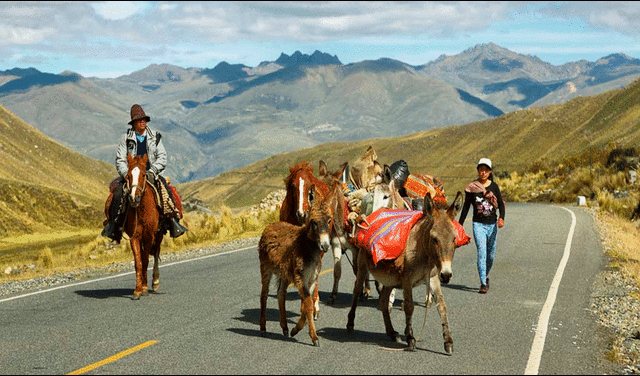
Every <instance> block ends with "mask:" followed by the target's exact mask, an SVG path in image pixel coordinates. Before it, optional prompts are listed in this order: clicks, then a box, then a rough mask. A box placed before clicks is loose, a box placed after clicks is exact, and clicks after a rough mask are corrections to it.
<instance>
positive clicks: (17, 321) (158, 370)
mask: <svg viewBox="0 0 640 376" xmlns="http://www.w3.org/2000/svg"><path fill="white" fill-rule="evenodd" d="M506 212H507V216H506V220H505V227H504V228H503V229H500V230H499V233H498V250H497V256H496V261H495V264H494V266H493V269H492V271H491V274H490V275H491V287H490V291H489V293H488V294H479V293H478V288H479V279H478V273H477V269H476V248H475V243H474V241H473V240H472V241H471V244H469V245H467V246H464V247H461V248H459V249H458V250H457V251H456V256H455V259H454V268H453V269H454V275H453V278H452V280H451V282H450V283H449V284H448V285H445V286H444V288H443V291H444V297H445V300H446V304H447V307H448V316H449V325H450V328H451V332H452V336H453V340H454V344H453V347H454V352H453V354H452V355H447V354H446V353H445V352H444V346H443V340H442V326H441V324H440V318H439V316H438V313H437V311H436V309H435V307H432V308H431V309H430V310H429V312H428V314H427V319H426V326H425V327H424V331H422V330H421V329H422V328H423V320H424V318H425V308H424V294H425V287H424V286H419V287H417V288H416V289H414V299H415V301H416V304H417V306H416V310H415V313H414V317H413V327H414V331H415V334H416V335H417V337H418V339H419V342H418V344H417V350H416V351H415V352H407V351H403V350H402V349H403V347H404V346H405V343H400V344H398V343H393V342H391V341H390V340H389V339H388V337H387V336H386V334H385V330H384V324H383V321H382V314H381V312H380V310H379V308H378V300H377V297H378V295H377V293H376V292H375V290H374V292H373V296H372V297H371V298H369V299H368V300H367V301H364V302H361V303H360V304H359V306H358V309H357V312H356V319H355V331H354V333H351V334H349V333H347V331H346V323H347V313H348V310H349V307H350V305H351V291H352V289H353V281H354V276H353V273H352V272H351V267H350V265H349V260H348V258H346V257H343V260H342V265H343V272H342V274H343V277H342V280H341V283H340V294H339V295H338V297H337V299H336V302H335V304H334V305H333V306H328V305H326V304H321V308H320V317H319V319H318V321H317V322H316V328H317V330H318V336H319V338H320V347H313V346H312V343H311V340H310V338H309V335H308V330H307V328H305V329H304V330H303V331H301V332H300V333H298V334H297V335H296V336H295V337H294V338H285V337H283V336H282V333H281V330H280V326H279V323H278V320H279V319H278V317H279V316H278V307H277V299H276V297H275V296H276V286H275V283H272V286H271V291H270V294H269V299H268V302H267V305H268V312H267V333H268V334H267V336H266V337H261V336H260V328H259V315H260V303H259V297H260V271H259V261H258V255H257V250H256V247H250V248H246V249H239V250H237V251H231V252H226V253H221V254H216V255H209V256H206V257H203V258H199V259H193V260H187V261H182V262H178V263H173V264H169V263H167V264H165V265H163V266H162V267H161V269H160V289H159V291H158V292H156V293H151V294H150V296H147V297H142V298H141V300H140V301H132V300H131V299H130V297H131V294H132V292H133V287H134V285H135V276H134V275H133V274H131V273H124V274H120V275H115V276H111V277H108V278H100V279H95V280H88V281H84V282H82V283H80V284H78V283H75V284H70V285H66V286H62V287H58V288H55V289H50V290H41V291H39V292H36V293H32V294H30V295H28V294H25V293H22V294H20V295H14V296H8V297H3V298H2V299H0V312H1V313H0V373H1V374H65V373H76V374H438V375H441V374H524V373H532V374H536V373H538V374H598V373H600V374H601V373H604V372H605V371H604V369H603V368H602V364H603V359H604V350H605V346H606V344H605V343H604V339H603V338H601V337H600V336H599V335H598V328H597V325H596V324H595V320H594V318H593V317H592V316H591V314H590V311H589V299H590V294H591V284H592V282H593V280H594V277H595V275H596V274H597V273H598V271H599V270H601V269H602V268H603V267H604V256H603V254H602V249H601V245H600V241H599V238H598V235H597V233H596V230H595V229H594V226H593V223H592V219H591V216H590V215H589V213H587V212H586V211H585V210H584V209H582V208H579V207H575V206H565V207H562V206H554V205H543V204H513V203H507V205H506ZM572 213H573V214H574V215H575V222H574V220H573V215H572ZM464 227H465V231H466V232H467V234H469V235H472V230H471V221H467V223H465V226H464ZM472 238H473V237H472ZM348 256H349V257H351V255H350V254H349V255H348ZM323 261H324V269H325V272H324V273H323V274H322V275H321V276H320V298H321V301H322V302H325V301H326V299H327V298H328V296H329V293H330V291H331V287H332V284H333V275H332V271H331V270H329V269H328V268H330V267H331V265H332V262H331V260H330V256H329V255H325V258H324V260H323ZM287 297H288V299H287V307H286V308H287V316H288V318H289V322H290V326H289V329H291V328H293V326H294V325H295V322H296V321H297V318H298V316H299V312H300V300H299V297H298V293H297V291H296V290H295V289H294V288H293V287H291V288H289V292H288V295H287ZM401 301H402V291H401V290H400V291H398V294H397V298H396V302H395V305H394V309H393V311H392V314H391V317H392V321H393V323H394V326H395V329H396V330H397V331H398V332H399V333H403V332H404V322H405V318H404V312H403V311H401V310H400V306H401ZM545 315H546V316H545ZM545 317H546V319H545ZM541 323H543V324H544V325H542V327H540V324H541Z"/></svg>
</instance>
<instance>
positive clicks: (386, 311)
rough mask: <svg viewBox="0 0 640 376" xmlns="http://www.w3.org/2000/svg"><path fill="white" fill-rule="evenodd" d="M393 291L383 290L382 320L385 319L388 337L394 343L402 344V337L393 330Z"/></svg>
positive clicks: (384, 288) (389, 288)
mask: <svg viewBox="0 0 640 376" xmlns="http://www.w3.org/2000/svg"><path fill="white" fill-rule="evenodd" d="M393 290H395V289H394V288H393V287H387V286H382V290H381V291H380V309H381V310H382V318H383V319H384V328H385V330H386V332H387V335H388V336H389V337H391V339H392V340H393V341H395V342H400V335H399V334H398V332H396V331H395V329H393V324H392V323H391V315H390V313H389V312H390V311H391V304H389V296H390V295H391V291H393Z"/></svg>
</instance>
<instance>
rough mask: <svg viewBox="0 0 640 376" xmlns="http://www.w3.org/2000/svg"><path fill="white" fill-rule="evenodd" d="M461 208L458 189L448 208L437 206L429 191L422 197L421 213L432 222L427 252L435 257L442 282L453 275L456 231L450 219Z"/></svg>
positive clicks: (460, 197) (445, 281) (460, 193)
mask: <svg viewBox="0 0 640 376" xmlns="http://www.w3.org/2000/svg"><path fill="white" fill-rule="evenodd" d="M461 208H462V192H460V191H458V194H457V195H456V198H455V200H453V203H451V205H450V206H449V207H448V208H438V206H436V205H435V203H434V201H433V199H432V198H431V194H429V193H427V195H426V196H425V197H424V206H423V209H422V211H423V215H424V216H425V217H427V218H430V219H431V220H432V222H433V225H432V226H431V228H430V230H429V239H428V242H429V244H428V252H430V253H431V255H432V256H434V257H435V259H436V267H437V268H438V273H439V277H440V281H441V282H442V283H449V280H450V279H451V276H452V275H453V269H452V262H453V255H454V253H455V250H456V232H455V228H454V226H453V222H452V221H453V220H454V219H455V217H456V216H457V215H458V212H459V211H460V209H461Z"/></svg>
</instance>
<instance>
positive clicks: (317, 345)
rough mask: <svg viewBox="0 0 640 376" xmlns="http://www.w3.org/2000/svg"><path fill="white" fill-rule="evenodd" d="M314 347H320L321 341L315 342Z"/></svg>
mask: <svg viewBox="0 0 640 376" xmlns="http://www.w3.org/2000/svg"><path fill="white" fill-rule="evenodd" d="M313 346H315V347H320V340H319V339H316V340H315V341H313Z"/></svg>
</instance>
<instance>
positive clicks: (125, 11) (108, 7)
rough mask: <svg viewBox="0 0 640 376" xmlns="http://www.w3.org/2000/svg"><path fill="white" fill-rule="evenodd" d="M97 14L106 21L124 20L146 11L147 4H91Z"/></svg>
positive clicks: (106, 2)
mask: <svg viewBox="0 0 640 376" xmlns="http://www.w3.org/2000/svg"><path fill="white" fill-rule="evenodd" d="M91 6H92V7H93V9H95V11H96V13H97V14H98V15H99V16H100V17H102V18H104V19H106V20H112V21H117V20H123V19H125V18H127V17H129V16H132V15H134V14H136V13H137V12H138V11H140V10H141V9H144V8H145V7H146V6H147V4H145V3H143V2H136V1H105V2H101V3H93V4H91Z"/></svg>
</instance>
